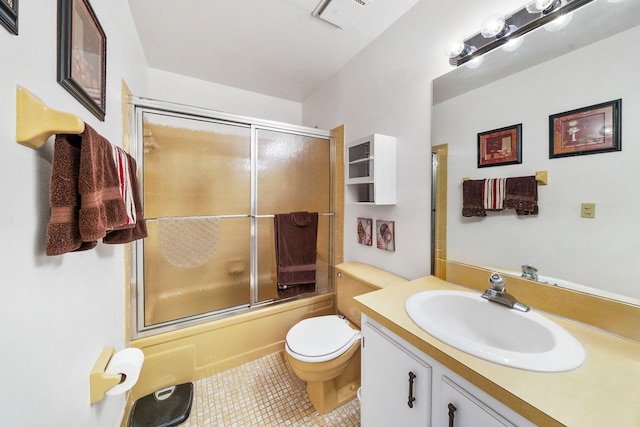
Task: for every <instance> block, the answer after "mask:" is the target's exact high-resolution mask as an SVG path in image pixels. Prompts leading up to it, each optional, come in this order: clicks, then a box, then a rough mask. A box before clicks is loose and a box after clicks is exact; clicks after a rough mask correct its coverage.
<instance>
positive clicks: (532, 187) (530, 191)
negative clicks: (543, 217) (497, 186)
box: [504, 176, 538, 215]
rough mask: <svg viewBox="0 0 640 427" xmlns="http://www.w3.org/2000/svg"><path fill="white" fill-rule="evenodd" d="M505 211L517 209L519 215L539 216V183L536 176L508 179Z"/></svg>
mask: <svg viewBox="0 0 640 427" xmlns="http://www.w3.org/2000/svg"><path fill="white" fill-rule="evenodd" d="M504 207H505V209H515V210H516V213H517V214H518V215H537V214H538V182H537V181H536V177H535V176H521V177H517V178H507V183H506V185H505V196H504Z"/></svg>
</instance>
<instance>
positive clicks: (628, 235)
mask: <svg viewBox="0 0 640 427" xmlns="http://www.w3.org/2000/svg"><path fill="white" fill-rule="evenodd" d="M638 43H640V27H636V28H635V29H632V30H628V31H625V32H623V33H621V34H619V35H617V36H614V37H610V38H608V39H605V40H603V41H600V42H598V43H595V44H592V45H589V46H587V47H584V48H582V49H579V50H576V51H573V52H571V53H568V54H566V55H564V56H562V57H559V58H557V59H554V60H552V61H548V62H545V63H543V64H541V65H538V66H536V67H533V68H531V69H529V70H526V71H523V72H520V73H517V74H514V75H512V76H509V77H507V78H504V79H501V80H499V81H498V82H495V83H493V84H490V85H487V86H484V87H481V88H479V89H476V90H474V91H471V92H469V93H467V94H465V95H462V96H458V97H456V98H453V99H451V100H449V101H446V102H443V103H441V104H438V105H437V106H436V107H434V110H433V111H434V120H437V123H438V130H437V131H436V132H434V143H436V144H443V143H448V144H449V169H448V170H449V184H448V185H449V193H448V200H447V202H448V203H447V206H448V209H447V214H448V219H447V221H448V222H447V227H448V228H447V257H448V259H451V260H455V261H459V262H465V263H469V264H474V265H482V266H502V267H508V268H513V269H516V270H518V269H519V268H520V266H521V265H522V264H532V265H535V266H536V267H537V268H538V269H539V270H540V271H539V274H541V275H546V276H552V277H557V278H561V279H565V280H569V281H572V282H577V283H579V284H582V285H588V286H592V287H596V288H599V289H602V290H605V291H608V292H614V293H618V294H621V295H626V296H631V297H634V298H637V299H640V289H639V288H638V286H637V277H638V276H639V275H640V263H638V262H637V260H636V259H635V257H637V254H638V253H639V252H640V242H639V241H638V238H637V237H636V236H638V235H640V222H639V221H638V219H637V213H638V212H639V211H640V199H639V198H638V197H636V196H635V194H636V192H635V183H636V181H637V170H638V165H639V164H640V163H639V161H638V159H640V146H639V145H638V144H637V141H638V139H639V138H640V125H639V123H638V120H637V117H638V115H639V114H640V81H639V80H638V78H637V70H638V68H639V67H640V56H638V55H628V52H629V51H633V49H635V46H637V45H638ZM620 98H622V121H621V123H622V151H620V152H612V153H602V154H591V155H587V156H579V157H567V158H557V159H549V142H548V141H549V134H548V123H549V121H548V117H549V115H552V114H556V113H562V112H564V111H569V110H573V109H576V108H580V107H585V106H588V105H594V104H599V103H602V102H606V101H611V100H615V99H620ZM517 123H522V127H523V140H522V157H523V161H522V164H520V165H508V166H500V167H491V168H483V169H478V168H477V167H476V164H477V157H476V155H477V133H478V132H483V131H488V130H491V129H497V128H501V127H505V126H510V125H514V124H517ZM538 170H547V171H548V172H549V185H548V186H539V187H538V193H539V207H540V213H539V215H536V216H531V217H517V216H516V215H515V213H514V212H513V211H509V210H507V211H504V212H502V213H499V214H489V215H488V216H487V217H486V218H463V217H462V216H461V209H462V186H461V182H462V178H463V177H471V178H472V179H483V178H499V177H512V176H526V175H533V174H534V173H535V171H538ZM581 203H596V217H595V219H584V218H580V204H581Z"/></svg>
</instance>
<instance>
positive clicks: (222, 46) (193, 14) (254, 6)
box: [129, 0, 419, 102]
mask: <svg viewBox="0 0 640 427" xmlns="http://www.w3.org/2000/svg"><path fill="white" fill-rule="evenodd" d="M418 1H419V0H332V6H331V8H332V9H333V8H338V7H340V6H341V5H345V6H347V8H348V10H355V11H356V12H357V13H355V14H354V16H353V17H348V18H347V19H346V21H347V23H346V24H341V26H342V28H339V27H337V26H335V25H332V24H330V23H328V22H326V21H325V20H323V19H320V18H318V17H315V16H312V12H313V11H314V10H315V9H316V7H317V6H318V4H319V2H320V0H187V1H182V2H176V1H175V0H129V6H130V8H131V12H132V15H133V19H134V22H135V25H136V28H137V30H138V34H139V36H140V40H141V42H142V48H143V50H144V54H145V56H146V60H147V63H148V65H149V67H152V68H157V69H160V70H165V71H169V72H172V73H177V74H181V75H185V76H190V77H194V78H198V79H202V80H207V81H211V82H215V83H219V84H223V85H227V86H232V87H236V88H240V89H245V90H249V91H252V92H258V93H262V94H266V95H271V96H275V97H278V98H283V99H288V100H292V101H297V102H301V101H302V100H304V99H305V98H306V97H307V96H308V95H309V94H311V93H312V92H313V91H314V90H315V89H317V88H318V87H319V86H320V85H321V84H322V83H323V82H324V81H326V80H327V79H329V78H330V77H331V76H332V75H333V74H335V73H336V72H337V71H338V70H340V69H341V68H342V67H343V66H344V65H345V64H346V63H347V62H349V60H351V59H352V58H353V57H355V56H356V55H357V54H358V53H359V52H360V51H361V50H362V49H364V48H365V47H366V46H367V45H368V44H369V43H371V42H372V41H373V40H374V39H375V38H376V37H377V36H378V35H380V34H381V33H382V32H384V31H385V30H386V29H387V28H388V27H389V26H390V25H391V24H393V23H394V22H395V21H396V20H397V19H398V18H400V17H401V16H402V15H404V14H405V12H407V11H408V10H409V9H410V8H411V7H413V6H414V5H415V4H416V3H417V2H418ZM360 2H362V3H366V4H365V6H360V5H359V4H358V3H360ZM354 5H355V6H354ZM327 12H329V10H327ZM323 15H324V14H323ZM324 16H326V15H324ZM337 16H338V17H339V15H337ZM343 16H344V15H343Z"/></svg>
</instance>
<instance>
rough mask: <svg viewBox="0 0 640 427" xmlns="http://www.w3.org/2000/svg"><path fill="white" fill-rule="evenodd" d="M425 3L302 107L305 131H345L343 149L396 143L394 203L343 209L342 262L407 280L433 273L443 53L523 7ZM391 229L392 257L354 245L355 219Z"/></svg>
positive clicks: (507, 2)
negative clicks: (437, 88) (433, 126)
mask: <svg viewBox="0 0 640 427" xmlns="http://www.w3.org/2000/svg"><path fill="white" fill-rule="evenodd" d="M455 3H456V5H455V7H452V2H450V1H446V0H439V1H431V0H429V1H427V0H423V1H421V2H419V3H418V4H417V5H416V6H414V7H413V8H412V9H411V10H410V11H409V12H408V13H407V14H406V15H405V16H403V17H402V18H401V19H400V20H399V21H397V22H396V23H395V24H394V25H393V26H392V27H391V28H390V29H389V30H387V31H386V32H385V33H383V34H382V35H381V36H380V37H378V38H377V39H376V40H375V41H374V42H373V43H372V44H371V45H370V46H369V47H367V48H366V49H365V50H364V51H363V52H362V53H361V54H360V55H358V56H357V57H356V58H355V59H354V60H352V61H351V62H350V63H349V64H347V66H345V67H344V68H343V69H342V70H340V71H339V72H338V73H337V74H336V75H335V76H334V77H332V78H331V79H330V80H329V81H327V82H326V83H325V84H324V85H322V86H321V87H320V88H318V90H317V91H315V92H314V93H313V94H312V95H311V96H309V97H308V98H307V99H305V100H304V102H303V110H302V111H303V124H304V125H306V126H318V127H319V128H322V129H331V128H333V127H335V126H337V125H340V124H344V125H345V138H346V141H347V142H349V141H353V140H355V139H358V138H361V137H363V136H366V135H369V134H372V133H381V134H387V135H391V136H395V137H397V147H398V148H397V168H398V176H397V203H396V205H395V206H392V207H382V206H370V205H354V204H347V205H346V206H345V261H359V262H366V263H369V264H372V265H375V266H377V267H380V268H383V269H386V270H388V271H392V272H394V273H396V274H398V275H401V276H404V277H407V278H417V277H420V276H424V275H426V274H430V272H431V255H430V252H431V249H430V215H431V212H430V204H431V200H430V197H431V196H430V194H431V136H430V123H431V118H430V116H431V111H430V105H431V80H433V79H434V78H435V77H437V76H439V75H441V74H443V73H445V72H447V71H449V70H450V69H451V68H450V67H449V65H448V62H447V58H446V56H445V54H444V50H445V47H446V46H447V44H448V43H449V42H451V41H452V40H454V39H456V38H460V39H462V38H464V37H466V36H468V35H470V34H473V33H475V32H476V31H478V30H479V28H480V25H481V23H482V20H483V19H484V18H485V17H486V16H488V15H490V14H491V13H496V12H502V13H509V12H512V11H514V10H515V9H517V8H518V7H519V6H520V5H521V2H519V1H514V0H501V1H500V0H493V1H486V2H476V1H471V0H465V1H456V2H455ZM359 216H361V217H368V218H374V219H385V220H395V221H396V251H395V252H387V251H383V250H380V249H377V248H376V247H375V243H374V244H373V246H372V247H368V246H363V245H359V244H358V243H357V234H356V219H357V217H359Z"/></svg>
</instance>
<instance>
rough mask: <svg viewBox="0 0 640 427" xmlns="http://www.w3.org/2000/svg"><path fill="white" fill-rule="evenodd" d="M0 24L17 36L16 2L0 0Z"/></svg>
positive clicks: (14, 0) (15, 0)
mask: <svg viewBox="0 0 640 427" xmlns="http://www.w3.org/2000/svg"><path fill="white" fill-rule="evenodd" d="M0 24H2V25H4V27H5V28H6V29H7V31H9V32H10V33H12V34H15V35H18V0H0Z"/></svg>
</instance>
